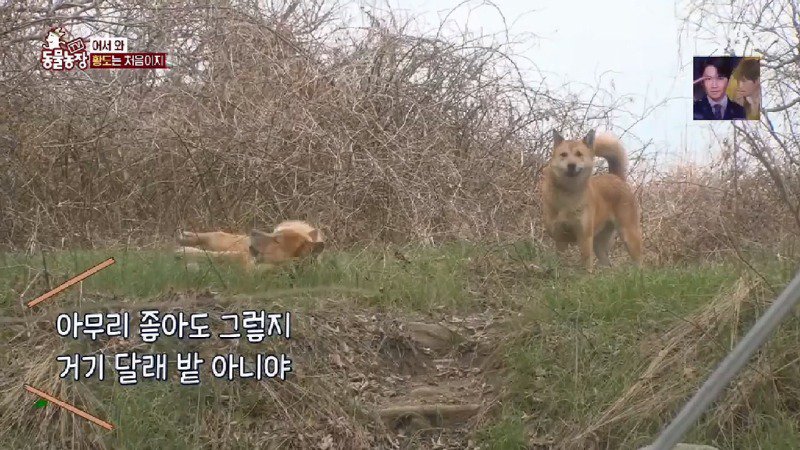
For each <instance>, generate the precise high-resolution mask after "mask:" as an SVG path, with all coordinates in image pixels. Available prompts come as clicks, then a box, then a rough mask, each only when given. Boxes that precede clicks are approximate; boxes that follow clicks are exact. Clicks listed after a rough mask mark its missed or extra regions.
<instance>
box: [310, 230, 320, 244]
mask: <svg viewBox="0 0 800 450" xmlns="http://www.w3.org/2000/svg"><path fill="white" fill-rule="evenodd" d="M308 237H310V238H311V240H312V241H318V240H319V230H318V229H316V228H314V229H313V230H311V231H309V232H308Z"/></svg>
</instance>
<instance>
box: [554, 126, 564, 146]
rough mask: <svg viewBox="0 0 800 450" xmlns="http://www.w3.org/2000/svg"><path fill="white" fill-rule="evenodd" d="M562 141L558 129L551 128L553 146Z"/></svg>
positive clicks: (562, 138)
mask: <svg viewBox="0 0 800 450" xmlns="http://www.w3.org/2000/svg"><path fill="white" fill-rule="evenodd" d="M562 142H564V137H563V136H561V133H559V132H558V131H556V130H553V148H555V147H558V144H560V143H562Z"/></svg>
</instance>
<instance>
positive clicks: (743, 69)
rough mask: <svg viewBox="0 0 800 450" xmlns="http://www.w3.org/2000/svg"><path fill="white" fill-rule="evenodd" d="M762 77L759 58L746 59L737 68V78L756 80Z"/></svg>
mask: <svg viewBox="0 0 800 450" xmlns="http://www.w3.org/2000/svg"><path fill="white" fill-rule="evenodd" d="M760 77H761V61H759V60H757V59H745V60H742V62H741V63H739V67H738V68H737V70H736V79H737V80H742V79H745V80H750V81H756V80H758V79H759V78H760Z"/></svg>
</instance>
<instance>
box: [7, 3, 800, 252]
mask: <svg viewBox="0 0 800 450" xmlns="http://www.w3.org/2000/svg"><path fill="white" fill-rule="evenodd" d="M275 5H277V6H275ZM346 11H347V8H346V7H344V6H342V5H339V4H336V3H332V2H327V1H322V0H320V1H315V2H300V1H291V2H288V1H287V2H284V3H280V4H277V3H276V4H274V5H271V6H265V5H264V4H263V2H256V1H246V0H242V1H236V0H230V1H226V2H201V3H197V2H188V1H178V2H169V3H164V4H162V6H155V7H154V6H153V4H152V3H151V2H145V1H142V0H110V1H103V0H97V1H77V2H61V3H55V4H54V6H51V5H50V3H49V2H43V1H28V2H12V3H10V4H9V3H6V5H5V6H3V7H0V38H2V39H3V42H4V43H7V44H8V45H4V46H3V47H2V48H0V99H2V100H0V117H2V120H0V161H2V164H3V166H4V170H3V173H2V175H0V176H1V177H2V178H1V179H0V190H1V191H0V230H2V231H1V232H0V245H4V246H6V247H8V248H16V249H25V250H34V249H36V248H38V247H40V246H72V245H87V244H90V243H91V244H105V243H107V242H108V241H128V242H130V241H140V240H141V239H152V238H153V237H155V236H167V235H171V234H172V233H173V232H174V230H175V229H176V228H178V227H185V228H195V229H208V228H222V229H226V230H232V231H245V230H247V229H248V228H250V227H253V226H257V227H265V228H269V227H270V226H272V225H274V224H275V223H276V222H278V221H280V220H282V219H287V218H299V219H308V220H311V221H313V222H316V223H319V224H321V225H322V226H323V227H324V228H325V229H326V231H328V235H330V236H332V238H333V240H334V241H336V242H338V243H341V244H347V243H352V242H355V241H360V242H371V241H375V240H378V241H403V242H407V241H427V242H430V241H440V240H443V239H448V238H454V237H459V238H472V239H481V238H494V237H497V236H499V235H518V236H530V235H533V236H534V237H536V236H540V235H541V230H540V227H539V225H538V223H539V214H538V211H537V204H536V203H537V202H536V196H535V191H534V190H535V180H536V177H537V175H538V173H537V172H538V169H539V167H540V164H541V161H542V156H543V155H545V154H546V153H547V152H548V151H549V148H550V145H551V142H550V133H549V132H550V129H551V128H552V127H554V126H555V127H560V128H561V129H562V130H563V131H564V134H565V135H579V134H580V133H582V132H584V131H585V130H586V129H588V128H590V127H599V128H601V129H602V128H611V129H614V128H613V126H614V124H613V120H612V117H613V115H614V113H615V111H619V110H620V108H621V106H620V105H621V103H616V102H611V103H609V104H605V105H599V106H598V105H597V104H595V103H594V102H589V101H586V102H584V101H582V100H580V99H579V97H578V96H575V95H571V94H570V93H569V92H567V91H565V90H564V89H563V88H558V89H551V88H548V87H547V86H545V85H544V84H543V83H542V79H541V77H539V76H537V74H536V73H535V72H530V71H524V70H521V69H519V68H518V67H517V65H516V64H515V62H516V61H519V58H518V57H517V55H515V54H514V51H513V50H514V42H511V41H509V39H508V38H507V37H505V36H494V37H493V36H471V35H468V34H462V35H453V34H448V33H446V32H445V31H444V28H441V29H439V30H434V31H431V32H421V31H419V29H418V28H417V27H415V26H414V22H413V21H410V20H403V19H401V18H399V17H398V16H397V15H396V14H395V13H393V12H391V11H383V12H378V11H374V10H372V11H366V10H362V14H363V17H364V18H366V19H367V23H368V25H367V26H356V25H351V24H350V23H349V22H348V21H347V20H346V14H345V13H346ZM53 24H61V25H63V26H64V27H65V28H66V29H67V30H68V31H70V32H72V34H73V37H75V36H88V35H102V34H105V33H109V34H112V35H115V36H125V37H127V38H128V40H129V41H128V42H129V46H130V47H131V50H132V51H167V52H169V62H170V64H171V65H172V67H171V68H170V69H169V70H167V71H160V72H156V71H140V70H130V71H123V70H117V71H101V70H87V71H85V72H81V71H79V70H73V71H71V72H61V73H57V72H47V71H44V70H42V69H41V68H40V64H39V61H38V57H39V48H40V47H41V44H42V42H43V40H42V39H43V37H44V35H45V33H46V31H47V29H48V27H49V26H50V25H53ZM541 64H542V65H544V62H541ZM794 64H795V66H794V68H795V70H796V67H797V66H796V64H797V63H796V61H795V63H794ZM775 70H776V71H778V70H779V68H777V67H776V69H775ZM787 70H788V69H787ZM798 85H800V84H798ZM785 89H789V88H788V84H787V87H786V88H785ZM795 103H796V102H795ZM787 108H789V107H787ZM789 111H790V109H787V112H786V114H785V116H786V117H789V116H790V114H789ZM795 117H796V114H795ZM617 131H618V130H617ZM745 133H747V131H746V130H745V131H741V135H742V136H751V137H747V138H746V139H744V138H743V139H738V140H737V143H736V147H735V148H736V149H738V150H737V151H739V152H743V151H750V152H751V153H752V154H753V155H755V156H758V154H759V153H758V152H759V151H760V150H755V149H765V148H768V149H771V150H770V155H771V156H770V158H773V157H777V156H776V151H777V150H779V149H788V150H787V153H786V155H785V156H784V157H785V158H790V157H791V155H796V152H797V148H798V147H797V141H796V133H795V135H794V138H793V139H795V140H794V141H791V140H788V141H787V140H784V141H778V140H776V139H777V137H780V136H776V134H775V133H774V132H773V133H772V134H769V133H766V132H764V131H756V132H754V133H756V134H745ZM758 133H760V134H758ZM764 139H769V140H770V142H769V143H767V142H765V141H764ZM776 142H783V144H782V145H783V146H782V147H781V146H776V144H775V143H776ZM626 144H629V150H632V151H635V150H637V148H636V146H635V145H630V142H626ZM748 149H749V150H748ZM792 152H795V153H792ZM740 159H741V158H740ZM762 160H763V158H762ZM737 161H739V159H737ZM768 161H769V166H764V167H766V168H767V171H766V175H767V177H768V178H769V179H770V180H773V181H774V180H775V179H776V178H775V176H774V173H773V172H774V171H775V170H776V169H775V167H777V166H781V164H783V166H781V169H780V171H781V172H780V173H779V174H778V175H777V176H778V177H780V179H781V180H783V181H781V183H782V184H776V185H775V186H776V187H779V186H783V189H778V190H777V191H776V190H774V189H766V190H764V189H760V188H759V190H758V191H757V192H758V193H755V192H745V191H744V186H747V183H753V184H756V185H759V186H760V184H759V183H760V181H759V180H761V179H762V178H763V177H762V175H760V174H759V173H757V172H756V171H750V172H748V171H747V170H745V168H744V167H745V166H744V164H743V163H741V162H738V163H737V164H740V165H739V166H737V168H736V170H735V171H734V172H735V173H732V172H730V171H724V170H723V171H718V170H712V171H710V172H707V173H704V174H697V173H693V174H692V175H691V176H692V177H693V178H692V179H691V180H688V181H687V180H683V181H680V180H679V182H678V183H674V181H675V178H674V175H675V174H670V175H668V176H667V177H666V178H664V177H661V176H659V175H657V174H654V173H653V172H647V171H643V172H641V173H642V175H640V176H639V177H638V178H635V179H636V180H637V183H638V185H639V186H638V188H639V193H640V196H641V198H642V201H643V208H644V210H645V217H644V219H643V220H644V221H645V233H646V234H647V235H648V236H647V238H648V239H649V241H650V242H651V243H650V245H649V247H650V248H651V249H653V248H657V249H661V248H667V247H668V248H669V250H668V251H665V252H663V253H660V254H659V255H658V256H659V257H661V259H664V260H673V259H676V258H680V257H684V256H686V255H697V256H700V255H704V254H708V253H709V252H710V253H713V252H715V251H718V250H719V249H723V248H729V243H728V242H727V241H726V238H720V237H719V236H720V234H719V231H720V228H719V225H717V222H718V221H719V220H720V219H722V221H723V223H724V224H725V225H727V228H726V233H728V234H725V236H729V237H731V238H734V237H735V238H736V239H739V238H741V237H742V236H740V235H744V237H745V238H747V239H749V240H752V241H759V240H762V239H764V238H765V236H767V235H768V232H767V231H765V230H767V228H764V227H761V226H760V225H758V224H755V223H754V222H753V220H754V215H763V214H764V211H763V209H760V208H762V207H763V205H765V204H770V205H773V204H774V205H776V206H775V207H776V211H778V212H776V213H775V214H774V216H775V217H777V218H778V219H776V220H777V221H778V222H780V225H779V226H778V225H775V226H772V227H771V228H769V229H768V230H769V232H772V230H774V229H776V228H780V230H784V224H785V221H783V217H784V215H783V212H782V211H784V210H785V211H788V212H789V213H790V214H794V216H795V217H797V191H796V190H794V191H792V190H791V189H789V188H787V187H786V186H788V184H791V182H792V180H795V185H796V184H797V183H796V180H797V178H791V177H792V176H794V177H796V174H797V168H796V165H795V166H791V165H790V166H789V169H786V165H785V164H784V163H782V162H779V161H777V160H773V159H768ZM790 161H791V160H790ZM762 162H763V161H762ZM794 163H795V164H796V160H794ZM769 167H771V169H770V168H769ZM792 167H794V168H792ZM785 170H789V171H788V172H786V171H785ZM792 170H793V172H792ZM792 174H794V175H792ZM684 175H685V174H684ZM709 177H710V178H709ZM731 179H735V180H737V183H738V184H736V186H735V187H734V188H730V180H731ZM750 179H752V180H753V181H747V180H750ZM664 181H669V182H670V183H671V184H665V183H664ZM708 183H711V184H713V186H711V187H708V186H704V185H705V184H708ZM787 183H788V184H787ZM698 189H699V190H698ZM731 189H733V191H732V190H731ZM762 191H763V192H762ZM784 191H786V193H785V194H783V192H784ZM731 192H733V193H734V194H735V195H737V196H738V197H737V200H736V201H735V202H730V203H725V202H720V201H719V198H718V197H720V196H722V197H726V198H727V197H728V196H729V195H731ZM776 192H777V193H778V194H779V195H778V196H776V195H775V193H776ZM751 197H753V198H751ZM701 200H702V201H704V202H708V203H703V204H701V203H698V202H699V201H701ZM784 200H785V202H783V203H782V201H784ZM770 202H771V203H770ZM792 202H794V203H792ZM784 203H785V204H788V205H792V206H790V208H789V209H787V208H785V206H781V205H784ZM728 204H729V205H733V204H735V205H736V209H735V211H734V210H733V209H731V208H728V207H727V206H725V205H728ZM687 205H692V207H694V208H699V209H701V210H702V211H703V214H701V216H702V217H707V216H709V217H710V218H709V220H712V219H713V221H711V222H699V219H698V217H697V215H692V214H687V213H686V211H687ZM770 207H771V206H770ZM670 208H672V209H670ZM781 208H783V209H781ZM792 208H793V209H792ZM731 218H735V219H736V220H737V221H742V223H748V224H752V228H753V230H749V229H748V230H744V229H739V228H737V227H738V225H736V224H731V223H730V222H727V221H728V219H731ZM691 221H696V223H695V222H691ZM684 228H686V229H690V230H691V231H692V232H693V233H694V234H695V235H696V236H695V237H694V238H693V239H695V240H696V241H697V242H700V243H702V244H703V245H700V246H698V245H696V244H697V242H695V243H691V244H689V245H687V244H686V242H683V240H682V239H684V238H685V236H684V235H685V234H686V233H685V232H684V233H681V232H679V231H676V230H679V229H684ZM676 233H677V234H676ZM673 244H674V248H673V247H672V245H673Z"/></svg>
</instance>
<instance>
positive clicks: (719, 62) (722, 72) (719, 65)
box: [703, 58, 731, 78]
mask: <svg viewBox="0 0 800 450" xmlns="http://www.w3.org/2000/svg"><path fill="white" fill-rule="evenodd" d="M708 66H714V67H715V68H716V69H717V76H718V77H725V78H730V77H731V66H730V64H728V61H727V60H726V59H725V58H707V59H706V60H705V62H703V72H705V71H706V67H708Z"/></svg>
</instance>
